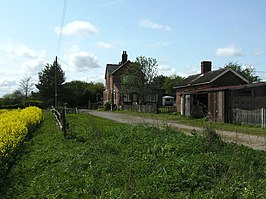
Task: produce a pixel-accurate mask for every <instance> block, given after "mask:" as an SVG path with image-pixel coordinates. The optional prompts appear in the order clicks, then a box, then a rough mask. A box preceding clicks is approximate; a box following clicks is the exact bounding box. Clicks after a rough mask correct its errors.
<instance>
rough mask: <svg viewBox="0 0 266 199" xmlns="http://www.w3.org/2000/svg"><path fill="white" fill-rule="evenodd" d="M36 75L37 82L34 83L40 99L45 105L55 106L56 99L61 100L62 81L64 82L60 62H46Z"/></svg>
mask: <svg viewBox="0 0 266 199" xmlns="http://www.w3.org/2000/svg"><path fill="white" fill-rule="evenodd" d="M38 76H39V82H38V84H36V88H37V89H38V90H39V93H40V96H41V98H42V100H44V101H45V102H46V104H47V105H55V106H56V105H57V100H58V101H62V94H63V83H64V82H65V73H64V71H63V70H62V69H61V66H60V64H58V63H57V61H54V62H53V64H48V63H47V64H46V65H45V67H44V69H43V70H42V71H41V72H39V74H38ZM56 95H57V96H56Z"/></svg>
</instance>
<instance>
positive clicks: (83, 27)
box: [55, 21, 99, 36]
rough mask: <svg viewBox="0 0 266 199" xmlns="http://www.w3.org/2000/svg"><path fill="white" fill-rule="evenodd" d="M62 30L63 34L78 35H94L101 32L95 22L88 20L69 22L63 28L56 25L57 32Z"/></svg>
mask: <svg viewBox="0 0 266 199" xmlns="http://www.w3.org/2000/svg"><path fill="white" fill-rule="evenodd" d="M61 31H62V34H63V35H77V36H86V35H94V34H97V33H98V32H99V30H98V29H97V28H96V27H95V26H94V25H93V24H91V23H90V22H87V21H73V22H71V23H69V24H66V25H65V26H64V27H63V28H62V30H61V27H58V26H57V27H55V32H56V33H57V34H60V32H61Z"/></svg>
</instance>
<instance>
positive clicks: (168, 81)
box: [163, 75, 184, 96]
mask: <svg viewBox="0 0 266 199" xmlns="http://www.w3.org/2000/svg"><path fill="white" fill-rule="evenodd" d="M183 79H184V78H183V77H180V76H178V75H172V76H169V77H165V79H164V83H163V89H164V92H165V94H166V95H170V96H175V95H176V90H175V89H174V87H175V86H176V85H177V84H178V83H179V82H180V81H182V80H183Z"/></svg>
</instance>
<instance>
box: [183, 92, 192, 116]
mask: <svg viewBox="0 0 266 199" xmlns="http://www.w3.org/2000/svg"><path fill="white" fill-rule="evenodd" d="M190 101H191V99H190V95H185V107H184V108H185V116H190V107H191V103H190Z"/></svg>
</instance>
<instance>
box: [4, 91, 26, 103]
mask: <svg viewBox="0 0 266 199" xmlns="http://www.w3.org/2000/svg"><path fill="white" fill-rule="evenodd" d="M22 101H23V93H21V91H20V90H15V91H14V92H13V93H10V94H6V95H4V96H3V98H2V103H3V105H15V104H21V103H22Z"/></svg>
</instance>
